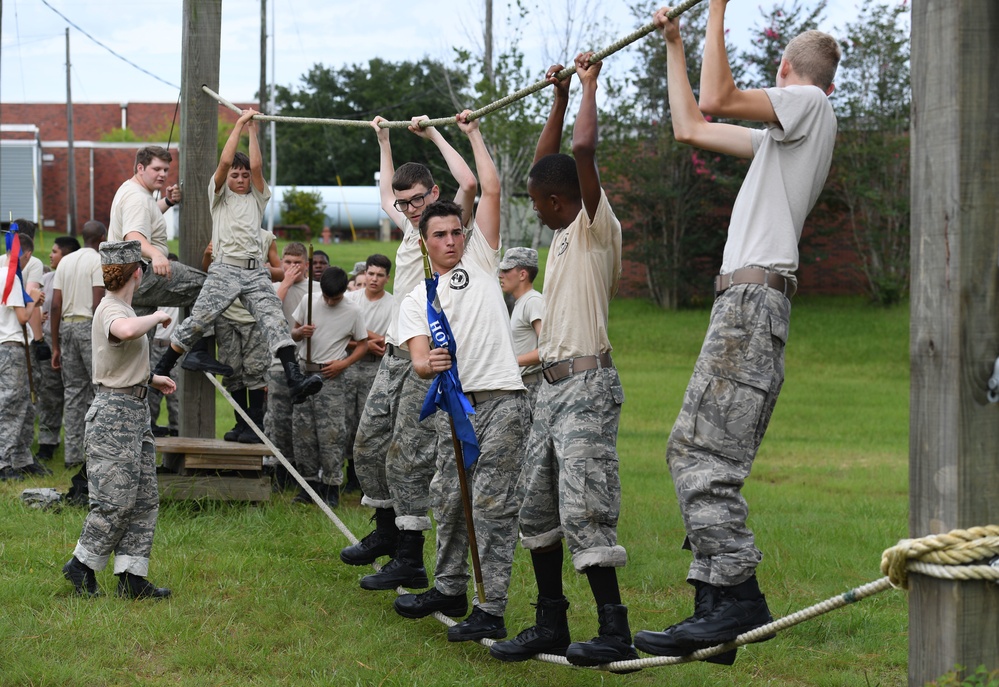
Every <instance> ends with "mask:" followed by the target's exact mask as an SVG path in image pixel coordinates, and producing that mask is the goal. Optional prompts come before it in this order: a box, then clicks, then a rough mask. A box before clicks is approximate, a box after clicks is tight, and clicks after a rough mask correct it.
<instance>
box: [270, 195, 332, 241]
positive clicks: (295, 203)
mask: <svg viewBox="0 0 999 687" xmlns="http://www.w3.org/2000/svg"><path fill="white" fill-rule="evenodd" d="M325 211H326V206H325V205H324V204H323V197H322V196H321V195H320V194H319V193H318V192H317V191H299V190H298V189H297V188H296V187H294V186H292V187H291V188H290V189H288V190H287V191H285V192H284V196H283V197H282V198H281V223H282V224H299V225H305V226H308V227H309V229H310V231H311V232H312V235H313V236H318V235H319V232H320V231H322V228H323V225H324V224H326V212H325Z"/></svg>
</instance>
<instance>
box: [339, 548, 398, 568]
mask: <svg viewBox="0 0 999 687" xmlns="http://www.w3.org/2000/svg"><path fill="white" fill-rule="evenodd" d="M393 553H395V547H392V550H391V551H380V552H378V553H374V554H369V555H368V556H365V557H364V558H351V557H349V556H344V554H343V551H341V552H340V561H341V562H343V563H346V564H347V565H371V564H372V563H374V562H375V561H377V560H378V559H379V558H381V557H382V556H391V555H392V554H393Z"/></svg>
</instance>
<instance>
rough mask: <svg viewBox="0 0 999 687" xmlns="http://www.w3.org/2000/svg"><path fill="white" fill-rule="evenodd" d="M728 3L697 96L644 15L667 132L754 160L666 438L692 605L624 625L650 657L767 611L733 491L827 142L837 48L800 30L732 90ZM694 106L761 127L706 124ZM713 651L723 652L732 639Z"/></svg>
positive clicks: (661, 18) (669, 34) (755, 438)
mask: <svg viewBox="0 0 999 687" xmlns="http://www.w3.org/2000/svg"><path fill="white" fill-rule="evenodd" d="M726 4H727V0H711V2H710V5H709V14H708V27H707V36H706V38H705V42H704V60H703V64H702V66H701V84H700V97H701V100H700V105H698V103H697V102H696V101H695V100H694V94H693V92H692V90H691V87H690V82H689V81H688V79H687V68H686V63H685V61H684V54H683V41H682V40H681V37H680V29H679V24H678V22H676V21H675V20H670V19H669V18H668V17H667V12H668V8H663V9H660V10H658V11H657V12H656V13H655V15H654V21H655V23H656V24H657V25H658V26H661V27H662V29H663V38H664V39H665V41H666V53H667V69H668V82H669V106H670V112H671V116H672V120H673V132H674V134H675V136H676V138H677V140H678V141H682V142H685V143H689V144H691V145H694V146H697V147H699V148H704V149H706V150H711V151H715V152H719V153H727V154H729V155H735V156H737V157H743V158H748V159H751V160H752V163H751V164H750V167H749V171H748V173H747V174H746V179H745V181H744V182H743V185H742V188H741V189H740V190H739V195H738V197H737V198H736V200H735V206H734V207H733V208H732V218H731V221H730V223H729V231H728V240H727V241H726V244H725V252H724V256H723V258H722V266H721V274H720V275H719V276H718V277H717V278H716V279H715V293H716V298H715V303H714V307H713V308H712V311H711V321H710V324H709V325H708V332H707V335H706V336H705V339H704V345H703V347H702V348H701V353H700V355H699V357H698V359H697V363H696V364H695V366H694V373H693V376H692V377H691V380H690V384H689V385H688V387H687V392H686V395H685V396H684V400H683V406H682V408H681V410H680V415H679V417H678V418H677V420H676V423H675V424H674V425H673V431H672V433H671V434H670V438H669V443H668V445H667V448H666V459H667V462H668V463H669V468H670V472H671V474H672V476H673V484H674V488H675V489H676V495H677V499H678V500H679V503H680V512H681V514H682V516H683V522H684V527H685V529H686V533H687V538H686V541H685V543H684V546H685V548H689V549H690V551H691V553H693V556H694V558H693V562H692V563H691V564H690V569H689V572H688V573H687V581H688V582H690V584H692V585H693V586H694V588H695V589H696V593H695V600H694V614H693V615H692V616H691V617H689V618H687V619H686V620H684V621H682V622H680V623H677V624H676V625H673V626H672V627H669V628H667V629H666V630H665V631H664V632H648V631H645V632H639V633H638V634H637V635H636V636H635V645H636V646H637V647H638V648H639V649H641V650H642V651H647V652H649V653H653V654H657V655H660V656H684V655H687V654H690V653H691V652H693V651H696V650H698V649H702V648H706V647H708V646H714V645H717V644H722V643H724V642H728V641H731V640H733V639H735V638H736V637H737V636H739V635H740V634H742V633H745V632H748V631H750V630H752V629H754V628H757V627H760V626H762V625H765V624H767V623H769V622H770V621H771V616H770V611H769V609H768V608H767V602H766V599H765V598H764V596H763V594H762V593H761V592H760V587H759V584H758V583H757V580H756V566H757V565H758V564H759V563H760V561H761V560H762V558H763V555H762V554H761V553H760V550H759V549H757V548H756V545H755V542H754V538H753V533H752V532H751V531H750V530H749V528H748V527H747V526H746V517H747V515H748V506H747V504H746V500H745V499H744V498H743V496H742V493H741V491H742V485H743V483H744V481H745V479H746V477H748V476H749V471H750V468H751V467H752V465H753V459H754V458H755V456H756V451H757V449H758V448H759V446H760V442H761V441H762V440H763V434H764V432H765V431H766V428H767V424H768V423H769V421H770V416H771V414H772V412H773V408H774V405H775V404H776V402H777V395H778V393H779V392H780V388H781V385H782V383H783V381H784V345H785V342H786V341H787V334H788V319H789V316H790V314H791V301H790V299H791V296H793V295H794V292H795V290H796V284H797V283H796V281H795V278H794V271H795V270H796V269H797V268H798V240H799V239H800V237H801V229H802V225H803V224H804V221H805V217H806V216H807V215H808V212H809V211H810V210H811V209H812V206H813V205H814V203H815V200H816V198H817V197H818V195H819V192H820V191H821V190H822V187H823V185H824V184H825V180H826V175H827V174H828V172H829V166H830V163H831V161H832V151H833V144H834V143H835V140H836V116H835V114H834V113H833V110H832V107H831V106H830V104H829V100H828V98H827V96H828V95H829V94H830V93H832V90H833V85H832V80H833V76H834V75H835V73H836V67H837V66H838V64H839V58H840V50H839V46H838V45H837V43H836V41H835V39H833V38H832V36H829V35H828V34H825V33H821V32H819V31H806V32H805V33H803V34H801V35H800V36H798V37H796V38H795V39H793V40H792V41H791V42H790V43H789V44H788V46H787V48H786V49H785V51H784V56H783V58H782V59H781V62H780V66H779V67H778V70H777V85H776V87H775V88H766V89H751V90H745V91H743V90H739V89H738V88H736V85H735V81H734V80H733V78H732V72H731V69H730V67H729V63H728V53H727V52H726V50H725V27H724V16H725V7H726ZM702 111H703V112H704V113H706V114H710V115H712V116H716V117H725V118H730V119H737V120H749V121H757V122H763V123H764V124H765V127H764V128H762V129H749V128H745V127H741V126H733V125H731V124H721V123H714V122H710V123H709V122H707V121H706V120H705V119H704V116H703V115H702V114H701V112H702ZM713 658H714V661H713V662H715V663H724V664H731V663H732V662H734V661H735V650H734V649H733V650H732V651H730V652H727V653H725V654H721V655H719V656H715V657H713ZM709 660H711V659H709Z"/></svg>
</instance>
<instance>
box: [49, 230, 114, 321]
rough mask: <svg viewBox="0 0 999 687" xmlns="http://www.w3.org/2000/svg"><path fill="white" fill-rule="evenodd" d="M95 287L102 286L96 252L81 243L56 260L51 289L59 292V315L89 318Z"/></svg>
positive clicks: (101, 273)
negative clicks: (60, 299) (60, 298)
mask: <svg viewBox="0 0 999 687" xmlns="http://www.w3.org/2000/svg"><path fill="white" fill-rule="evenodd" d="M95 286H100V287H103V286H104V270H103V268H102V267H101V254H100V253H98V252H97V251H95V250H94V249H93V248H90V247H89V246H84V247H83V248H80V249H79V250H75V251H73V252H72V253H70V254H69V255H67V256H66V257H64V258H63V259H62V260H60V261H59V266H58V267H56V272H55V280H54V281H53V282H52V288H53V289H59V290H60V291H62V316H63V317H93V314H94V287H95Z"/></svg>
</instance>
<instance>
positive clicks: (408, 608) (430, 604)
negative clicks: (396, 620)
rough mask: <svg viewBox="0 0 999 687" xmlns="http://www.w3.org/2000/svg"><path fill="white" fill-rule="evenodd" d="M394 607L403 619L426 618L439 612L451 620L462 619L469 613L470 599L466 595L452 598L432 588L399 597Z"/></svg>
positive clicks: (456, 595) (457, 595)
mask: <svg viewBox="0 0 999 687" xmlns="http://www.w3.org/2000/svg"><path fill="white" fill-rule="evenodd" d="M392 606H393V607H394V608H395V612H396V613H398V614H399V615H401V616H402V617H403V618H426V617H427V616H428V615H431V614H433V613H437V612H440V613H443V614H444V615H446V616H448V617H449V618H460V617H461V616H463V615H465V614H466V613H468V597H466V596H465V595H464V594H455V595H454V596H451V595H449V594H444V593H443V592H439V591H437V587H431V588H430V589H428V590H427V591H425V592H423V593H422V594H403V595H402V596H397V597H396V599H395V601H394V602H393V604H392Z"/></svg>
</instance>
